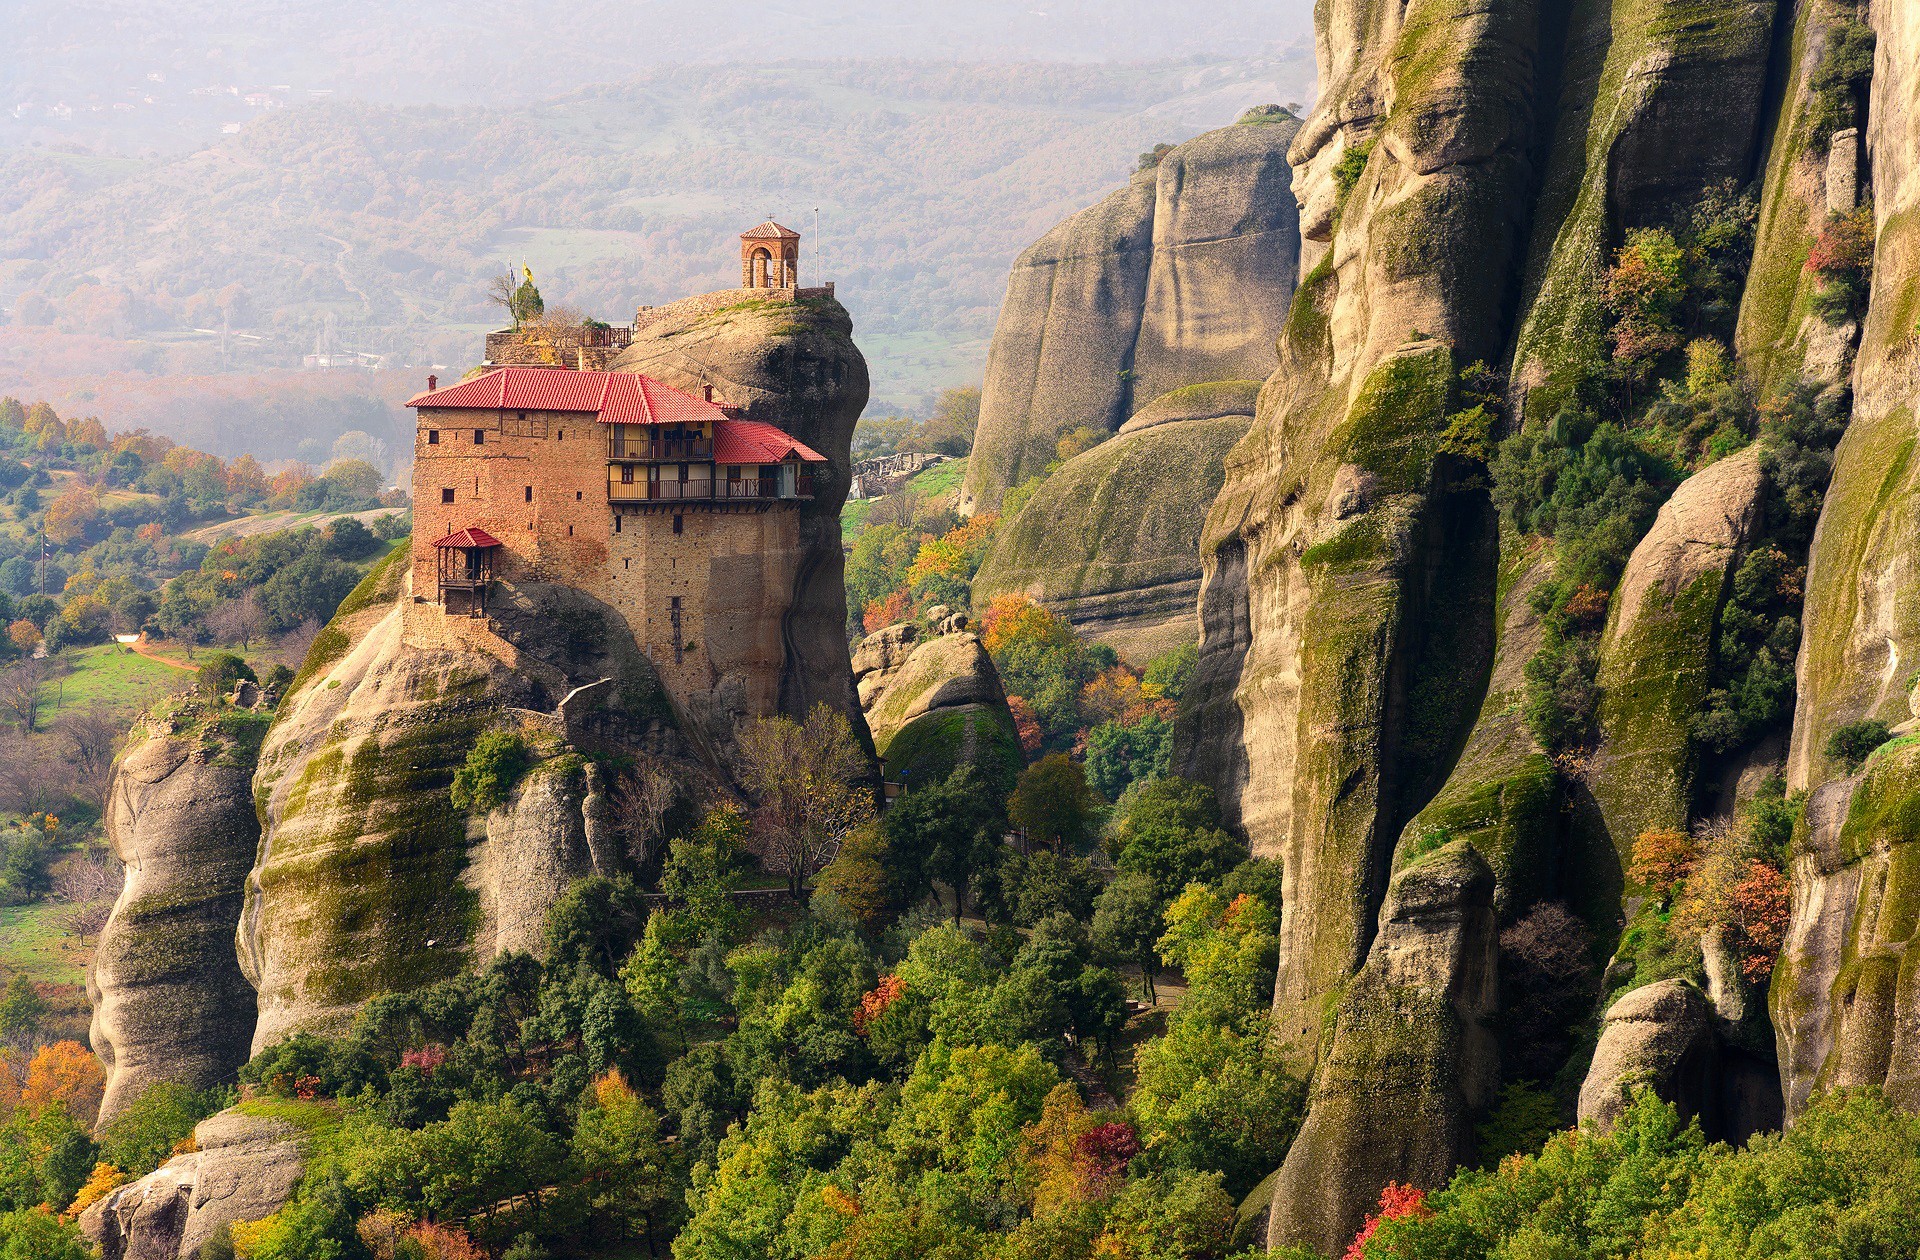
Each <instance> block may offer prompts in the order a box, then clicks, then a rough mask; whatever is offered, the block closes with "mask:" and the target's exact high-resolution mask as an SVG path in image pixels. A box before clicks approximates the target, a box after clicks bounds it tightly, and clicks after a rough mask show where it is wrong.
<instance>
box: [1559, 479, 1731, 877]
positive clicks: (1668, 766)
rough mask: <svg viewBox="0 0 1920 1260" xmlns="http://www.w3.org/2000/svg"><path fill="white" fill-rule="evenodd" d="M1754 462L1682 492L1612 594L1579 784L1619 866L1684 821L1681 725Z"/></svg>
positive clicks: (1691, 701)
mask: <svg viewBox="0 0 1920 1260" xmlns="http://www.w3.org/2000/svg"><path fill="white" fill-rule="evenodd" d="M1759 457H1760V452H1759V451H1758V450H1757V449H1755V448H1753V447H1748V448H1747V449H1746V450H1744V451H1742V452H1740V454H1738V455H1735V456H1732V457H1731V458H1728V459H1724V460H1721V461H1720V462H1719V463H1717V464H1714V465H1712V466H1710V467H1708V468H1706V469H1705V470H1703V471H1701V472H1699V473H1696V474H1695V475H1694V476H1692V477H1690V478H1688V479H1687V480H1686V481H1685V482H1684V483H1682V484H1681V486H1680V488H1679V489H1678V490H1677V491H1675V492H1674V495H1673V497H1672V498H1671V499H1668V500H1667V502H1666V504H1665V506H1663V507H1662V508H1661V509H1660V515H1659V518H1658V519H1656V520H1655V521H1654V523H1653V528H1652V529H1650V530H1648V531H1647V536H1646V537H1645V538H1643V539H1641V540H1640V545H1639V546H1637V547H1635V548H1634V551H1633V558H1632V559H1631V560H1629V561H1628V562H1627V571H1626V573H1625V574H1624V575H1623V576H1622V577H1621V579H1620V585H1619V587H1618V588H1617V589H1616V590H1615V592H1614V597H1613V608H1612V612H1611V620H1610V621H1609V622H1608V625H1607V634H1606V637H1605V638H1604V639H1603V640H1602V641H1601V645H1600V677H1599V684H1600V694H1601V697H1602V698H1601V702H1600V733H1601V742H1600V747H1599V750H1598V751H1597V752H1596V753H1595V755H1594V760H1593V767H1592V773H1591V775H1590V781H1591V783H1592V784H1593V794H1594V797H1595V798H1596V800H1597V801H1598V802H1599V806H1600V812H1601V814H1602V816H1603V818H1604V819H1605V822H1606V825H1607V833H1608V835H1609V836H1610V837H1611V838H1612V840H1613V843H1614V847H1615V848H1616V849H1617V850H1618V851H1619V853H1620V855H1621V861H1622V862H1623V863H1624V862H1625V861H1627V860H1628V859H1629V857H1630V856H1631V852H1632V848H1633V840H1634V837H1635V836H1638V835H1639V834H1640V833H1641V832H1643V831H1651V830H1654V829H1656V828H1661V827H1677V828H1680V829H1682V830H1684V829H1685V828H1686V827H1687V825H1688V823H1689V821H1690V819H1691V815H1692V796H1693V778H1692V776H1693V750H1692V748H1691V745H1690V741H1689V738H1688V724H1689V723H1690V722H1691V721H1692V719H1693V716H1694V714H1696V713H1698V712H1699V711H1700V708H1701V706H1702V704H1703V703H1704V702H1705V700H1706V695H1707V687H1708V669H1709V667H1710V666H1711V665H1712V663H1713V643H1714V633H1715V630H1716V627H1717V625H1718V619H1719V613H1720V607H1721V604H1722V603H1723V602H1724V597H1725V594H1726V587H1727V582H1728V580H1729V579H1730V578H1731V577H1732V574H1733V568H1734V565H1735V564H1737V563H1738V561H1739V559H1740V556H1741V553H1742V552H1743V550H1744V549H1745V548H1746V546H1747V545H1748V544H1749V543H1750V542H1751V541H1752V539H1753V536H1754V533H1755V531H1756V530H1757V529H1758V527H1759V525H1760V520H1761V509H1762V506H1763V498H1762V496H1763V494H1764V490H1765V486H1764V482H1763V479H1762V477H1761V474H1760V458H1759Z"/></svg>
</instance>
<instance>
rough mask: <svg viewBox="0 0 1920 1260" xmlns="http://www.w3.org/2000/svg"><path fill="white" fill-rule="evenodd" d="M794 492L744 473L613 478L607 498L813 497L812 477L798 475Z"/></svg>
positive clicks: (655, 500)
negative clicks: (717, 477)
mask: <svg viewBox="0 0 1920 1260" xmlns="http://www.w3.org/2000/svg"><path fill="white" fill-rule="evenodd" d="M794 491H795V492H794V493H793V494H791V495H783V494H781V493H780V483H779V481H778V480H776V479H774V478H771V477H768V478H759V477H743V478H741V479H740V480H738V481H710V480H704V479H702V480H695V481H643V480H640V479H639V478H635V479H634V480H632V481H621V480H620V479H619V478H617V477H616V478H612V479H610V480H609V481H608V482H607V499H608V501H609V502H612V503H658V502H664V501H668V500H672V501H683V500H688V499H698V500H703V501H708V502H711V501H714V500H735V501H738V500H744V499H783V498H792V499H811V498H812V497H813V478H812V477H808V476H801V477H798V478H796V479H795V482H794Z"/></svg>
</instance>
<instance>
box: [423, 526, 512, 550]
mask: <svg viewBox="0 0 1920 1260" xmlns="http://www.w3.org/2000/svg"><path fill="white" fill-rule="evenodd" d="M433 545H434V546H436V547H498V546H499V545H500V540H499V539H498V538H495V537H494V536H493V535H492V534H489V533H488V532H487V531H486V530H484V529H479V528H472V527H470V528H467V529H463V530H461V531H460V532H459V533H457V534H448V535H447V536H446V537H445V538H436V539H435V540H434V543H433Z"/></svg>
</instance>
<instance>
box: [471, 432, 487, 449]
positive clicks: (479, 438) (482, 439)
mask: <svg viewBox="0 0 1920 1260" xmlns="http://www.w3.org/2000/svg"><path fill="white" fill-rule="evenodd" d="M473 444H474V445H475V446H485V445H486V444H487V431H486V430H485V429H475V430H474V431H473Z"/></svg>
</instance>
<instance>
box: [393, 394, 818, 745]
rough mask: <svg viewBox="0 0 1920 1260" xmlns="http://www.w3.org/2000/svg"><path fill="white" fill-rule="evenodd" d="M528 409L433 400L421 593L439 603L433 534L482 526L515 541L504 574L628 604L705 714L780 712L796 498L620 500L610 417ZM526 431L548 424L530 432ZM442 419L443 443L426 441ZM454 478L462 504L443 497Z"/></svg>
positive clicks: (417, 547)
mask: <svg viewBox="0 0 1920 1260" xmlns="http://www.w3.org/2000/svg"><path fill="white" fill-rule="evenodd" d="M517 414H518V413H509V414H508V415H506V416H503V415H502V413H500V412H498V411H491V410H466V411H456V410H451V409H449V410H442V411H437V412H423V413H422V417H421V420H420V422H419V425H418V431H417V433H416V435H415V441H414V465H413V468H414V475H413V494H414V503H415V505H416V506H415V509H414V532H413V542H412V549H411V553H410V560H411V565H412V583H413V585H412V589H413V592H414V594H415V597H416V598H417V599H419V600H422V601H424V603H425V604H427V605H432V604H433V603H434V602H435V599H436V595H437V585H436V584H437V581H438V555H437V553H436V551H435V548H434V547H433V542H434V540H435V539H438V538H441V537H444V536H445V535H447V534H450V533H454V532H456V531H458V530H461V529H466V528H470V527H478V528H480V529H484V530H486V531H487V532H488V533H490V534H492V535H493V536H494V537H495V538H497V539H499V540H500V543H501V545H502V547H501V552H500V554H499V555H498V556H497V558H496V561H495V576H496V577H497V578H500V579H503V580H505V581H508V582H525V581H536V582H557V583H563V584H565V585H569V586H573V587H577V588H578V589H580V590H582V591H585V592H586V593H588V594H590V595H592V596H594V597H595V598H597V599H600V600H602V601H604V602H605V603H607V604H609V605H611V606H612V607H614V608H616V609H618V610H619V612H620V614H621V615H622V616H623V617H625V618H626V620H627V623H628V625H629V626H630V627H631V628H632V630H633V635H634V641H635V642H636V643H637V644H638V645H639V646H640V647H641V649H642V650H643V651H645V652H646V654H647V656H648V657H649V658H650V659H651V660H652V662H653V664H654V666H655V668H656V669H657V670H658V672H659V675H660V677H661V679H662V681H663V682H665V684H666V685H667V688H668V690H669V691H671V692H672V693H673V695H674V696H675V698H676V699H677V700H678V701H680V703H681V704H682V705H683V706H684V707H685V708H686V709H687V710H688V712H689V713H690V714H691V715H693V716H694V717H696V718H697V719H698V720H699V721H700V722H701V724H702V726H703V727H706V728H707V729H709V730H713V731H716V732H717V731H722V730H725V729H726V728H727V727H728V726H730V724H731V723H732V721H733V720H734V719H736V718H738V717H740V716H743V715H761V714H766V713H771V712H773V711H774V710H775V709H776V708H777V704H778V688H779V679H780V675H781V671H782V668H783V666H784V663H785V645H784V642H783V640H782V637H781V626H782V624H783V622H784V620H785V618H786V615H787V613H788V611H789V605H790V604H791V602H792V592H793V589H794V578H795V574H796V572H797V570H798V567H799V564H800V559H801V545H800V514H799V511H798V510H797V508H796V506H795V505H794V504H792V503H760V502H753V503H736V504H707V503H700V502H693V503H685V504H655V505H649V506H645V507H641V506H634V505H621V506H617V507H616V506H615V505H612V504H610V503H609V502H608V499H607V431H606V427H605V426H604V425H602V424H600V423H599V421H597V420H596V419H593V418H591V417H579V416H576V417H567V416H564V415H560V414H558V413H549V414H547V416H546V423H545V425H544V429H543V426H542V425H541V424H540V423H539V413H533V415H532V416H530V419H531V420H532V421H533V423H531V424H529V425H520V424H517V423H513V421H514V420H515V417H516V416H517ZM528 429H530V430H531V431H532V432H533V433H540V432H542V431H544V432H545V433H546V436H545V437H535V436H526V435H525V430H528ZM434 432H437V433H438V435H439V436H438V441H429V434H430V433H434ZM476 433H479V434H482V435H483V439H482V440H481V441H479V442H476V441H475V440H474V437H475V434H476ZM447 490H451V491H452V492H453V501H452V502H451V503H447V502H443V501H442V499H443V492H444V491H447ZM676 522H677V523H678V524H677V528H676ZM676 598H677V599H678V600H679V601H680V605H679V612H680V622H679V635H678V645H679V650H678V652H677V653H676V651H675V643H676V638H675V633H674V624H673V611H674V608H673V600H674V599H676ZM423 611H424V612H425V613H426V616H427V618H428V619H431V618H433V617H439V616H441V614H439V613H438V611H437V610H434V609H431V608H428V609H425V610H423ZM457 620H465V619H463V618H462V619H457Z"/></svg>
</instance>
